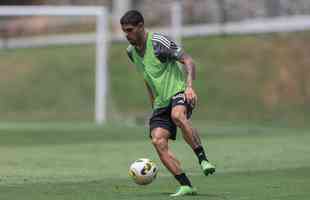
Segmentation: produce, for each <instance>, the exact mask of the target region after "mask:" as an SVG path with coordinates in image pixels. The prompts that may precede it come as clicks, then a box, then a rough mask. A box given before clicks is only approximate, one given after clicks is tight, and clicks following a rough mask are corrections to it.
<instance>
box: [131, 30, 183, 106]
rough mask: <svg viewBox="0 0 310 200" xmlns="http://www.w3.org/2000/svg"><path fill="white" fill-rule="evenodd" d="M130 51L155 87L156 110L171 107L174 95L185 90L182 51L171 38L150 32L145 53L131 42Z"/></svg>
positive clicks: (132, 59) (142, 71)
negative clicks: (141, 53)
mask: <svg viewBox="0 0 310 200" xmlns="http://www.w3.org/2000/svg"><path fill="white" fill-rule="evenodd" d="M127 53H128V56H129V58H130V60H131V61H132V62H133V63H134V64H135V65H136V67H137V69H138V71H139V72H140V73H141V74H142V75H143V78H144V80H145V81H146V82H147V83H148V85H149V86H150V88H151V90H152V93H153V95H154V98H155V100H154V105H153V108H154V109H157V108H163V107H166V106H168V105H169V102H170V98H171V97H172V96H173V95H175V94H176V93H178V92H181V91H184V90H185V87H186V83H185V75H184V73H183V70H182V67H181V66H179V64H178V62H177V60H178V59H179V58H180V57H181V56H182V54H183V50H182V49H181V47H179V46H178V45H176V44H175V42H173V41H172V40H170V39H169V38H168V37H166V36H164V35H162V34H159V33H151V32H149V33H148V35H147V42H146V49H145V53H144V56H140V55H139V53H138V52H137V50H136V49H135V47H134V46H132V45H129V47H128V48H127Z"/></svg>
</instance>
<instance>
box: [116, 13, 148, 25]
mask: <svg viewBox="0 0 310 200" xmlns="http://www.w3.org/2000/svg"><path fill="white" fill-rule="evenodd" d="M140 22H142V23H143V24H144V19H143V16H142V14H141V13H140V12H139V11H137V10H129V11H127V12H126V13H125V14H124V15H123V17H122V18H121V20H120V23H121V25H133V26H137V25H138V24H139V23H140Z"/></svg>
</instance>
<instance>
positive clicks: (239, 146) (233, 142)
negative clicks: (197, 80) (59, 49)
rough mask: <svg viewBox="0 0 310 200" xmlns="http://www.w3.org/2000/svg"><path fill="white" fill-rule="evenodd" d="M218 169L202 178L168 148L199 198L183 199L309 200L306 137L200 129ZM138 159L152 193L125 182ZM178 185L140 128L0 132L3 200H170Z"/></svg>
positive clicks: (186, 158) (232, 127)
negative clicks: (150, 178) (147, 161)
mask: <svg viewBox="0 0 310 200" xmlns="http://www.w3.org/2000/svg"><path fill="white" fill-rule="evenodd" d="M198 127H199V129H200V130H201V131H200V132H201V135H202V136H203V139H204V143H205V146H206V147H207V149H208V153H209V156H210V158H211V159H212V161H213V162H214V163H215V164H216V166H217V172H216V174H215V175H214V176H211V177H204V176H202V173H201V171H200V169H199V166H198V164H197V161H196V158H195V157H194V156H193V153H192V152H191V150H190V148H189V147H187V146H185V145H184V142H183V140H182V139H181V138H180V137H178V139H177V141H176V142H173V143H172V144H171V147H172V149H173V150H174V151H175V152H177V156H178V158H179V159H180V160H181V161H182V163H183V168H184V170H185V171H186V172H187V173H188V174H189V176H190V177H191V179H192V182H193V184H194V185H195V186H196V187H197V188H198V191H199V195H198V196H195V197H183V198H182V199H201V200H202V199H204V200H205V199H208V200H220V199H221V200H227V199H229V200H246V199H249V200H256V199H257V200H270V199H272V200H276V199H279V200H296V199H298V200H303V199H304V200H308V199H309V198H310V191H309V185H310V158H309V154H310V146H309V141H310V134H309V130H305V129H288V128H283V127H282V128H281V127H264V126H260V125H255V124H252V125H249V124H233V123H231V124H228V123H218V122H217V123H211V122H210V123H208V124H198ZM140 157H148V158H151V159H154V160H155V161H156V162H157V163H158V164H159V165H160V171H159V176H158V178H157V180H155V181H154V183H152V184H151V185H149V186H145V187H141V186H137V185H135V184H134V183H133V182H132V181H131V180H130V179H129V177H128V167H129V165H130V163H131V162H132V161H133V160H135V159H137V158H140ZM176 187H177V184H176V181H175V180H174V178H172V177H171V176H170V174H169V173H168V172H167V170H166V169H165V168H164V167H163V166H162V165H161V164H160V162H159V161H158V158H157V156H156V154H155V151H154V150H153V148H152V146H151V145H150V142H149V140H148V137H147V131H146V129H145V128H144V127H140V126H134V125H132V126H129V125H119V124H110V125H106V126H103V127H97V126H93V125H91V124H74V123H73V124H55V123H54V124H53V123H49V124H42V123H41V124H39V123H38V124H36V123H33V124H29V123H25V124H23V123H19V124H14V123H7V124H3V123H2V124H0V199H1V200H13V199H14V200H19V199H22V200H63V199H66V200H69V199H72V200H73V199H74V200H95V199H96V200H97V199H98V200H99V199H100V200H112V199H113V200H114V199H115V200H117V199H126V200H137V199H150V200H159V199H169V197H168V195H169V193H172V192H174V191H175V189H176Z"/></svg>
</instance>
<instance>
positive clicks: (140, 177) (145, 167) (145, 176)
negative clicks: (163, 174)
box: [129, 158, 158, 185]
mask: <svg viewBox="0 0 310 200" xmlns="http://www.w3.org/2000/svg"><path fill="white" fill-rule="evenodd" d="M157 172H158V167H157V166H156V164H155V163H154V162H153V161H151V160H150V159H148V158H140V159H138V160H136V161H134V162H133V163H132V164H131V165H130V168H129V176H130V177H131V178H132V179H133V180H134V182H135V183H136V184H138V185H147V184H150V183H151V182H152V181H153V180H154V179H155V178H156V175H157Z"/></svg>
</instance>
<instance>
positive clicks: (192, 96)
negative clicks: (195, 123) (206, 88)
mask: <svg viewBox="0 0 310 200" xmlns="http://www.w3.org/2000/svg"><path fill="white" fill-rule="evenodd" d="M184 95H185V100H186V102H187V103H189V104H190V105H191V106H192V107H194V106H195V105H196V103H197V95H196V93H195V91H194V89H193V88H192V87H187V88H186V89H185V92H184Z"/></svg>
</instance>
